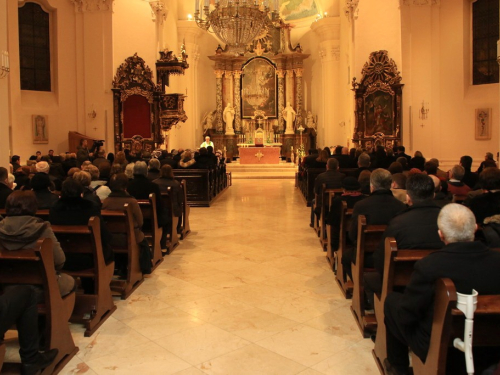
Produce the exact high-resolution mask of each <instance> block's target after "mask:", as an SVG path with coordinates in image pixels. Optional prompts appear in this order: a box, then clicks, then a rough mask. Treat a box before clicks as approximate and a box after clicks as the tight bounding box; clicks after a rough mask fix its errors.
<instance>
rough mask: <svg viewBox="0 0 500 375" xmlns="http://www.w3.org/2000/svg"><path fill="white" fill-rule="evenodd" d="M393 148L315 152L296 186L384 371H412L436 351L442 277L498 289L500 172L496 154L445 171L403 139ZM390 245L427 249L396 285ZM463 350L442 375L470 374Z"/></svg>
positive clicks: (462, 287)
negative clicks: (436, 317) (475, 166)
mask: <svg viewBox="0 0 500 375" xmlns="http://www.w3.org/2000/svg"><path fill="white" fill-rule="evenodd" d="M395 151H396V152H393V150H392V149H387V150H386V149H385V148H384V147H383V146H377V147H375V148H374V149H373V150H372V149H355V148H352V149H351V150H348V149H347V148H346V147H342V146H338V147H335V148H334V147H330V148H328V147H325V148H324V149H323V150H310V152H309V155H308V156H307V157H305V158H304V159H303V161H302V162H301V164H300V166H299V172H298V174H297V180H298V181H297V185H298V186H299V187H300V188H301V190H302V192H303V194H304V196H305V197H306V199H307V200H308V204H310V205H311V222H310V226H311V227H312V228H314V229H315V231H316V232H317V234H318V236H319V237H320V243H321V244H322V247H323V250H324V251H327V259H328V261H329V262H330V263H331V267H332V270H333V271H334V272H336V279H337V282H338V285H339V286H340V288H341V289H342V291H343V293H344V295H345V296H346V298H352V308H351V310H352V312H353V316H354V318H355V319H356V321H357V323H358V326H359V327H360V329H361V330H362V332H363V334H364V336H365V337H371V338H372V340H373V341H374V343H375V348H374V350H373V354H374V357H375V359H376V362H377V365H378V366H379V369H380V370H381V372H383V373H384V372H385V374H396V375H397V374H402V375H404V374H410V373H420V372H417V371H416V367H417V366H418V364H415V363H416V362H418V361H421V362H422V363H425V362H426V359H427V358H428V357H430V356H431V354H428V352H429V350H430V349H429V347H430V346H431V344H432V343H431V337H433V336H432V335H433V330H436V329H437V328H436V327H435V325H436V322H435V321H433V319H434V315H433V314H434V311H435V309H434V304H435V303H436V304H437V303H438V302H439V301H434V297H435V294H436V289H437V287H436V282H438V281H439V280H440V279H442V278H449V279H451V281H452V282H453V283H454V284H455V287H456V291H457V293H463V294H471V293H472V291H473V290H476V291H477V292H478V293H479V295H483V294H484V295H494V294H499V293H500V277H499V273H498V267H500V252H498V251H496V249H498V248H499V247H500V219H499V218H500V201H499V199H500V170H499V169H498V167H497V164H496V162H495V160H494V158H493V155H492V154H491V153H489V152H488V153H486V155H485V159H484V161H482V162H481V164H480V166H479V168H478V169H477V170H476V171H472V163H473V160H472V158H471V157H470V156H468V155H464V156H462V157H461V158H460V160H459V161H458V163H457V164H456V165H454V166H453V167H452V168H451V169H450V170H449V171H443V170H441V169H440V168H439V161H438V160H437V159H435V158H432V159H426V158H425V157H424V156H423V155H422V153H421V152H419V151H416V152H415V154H414V156H413V157H411V156H409V155H407V154H406V153H405V147H404V146H399V147H397V149H396V150H395ZM325 169H326V171H325ZM312 181H314V183H312ZM308 189H312V195H309V192H308ZM308 198H313V199H311V200H309V199H308ZM367 228H371V229H370V230H368V229H367ZM375 232H376V233H375ZM374 234H375V235H374ZM370 236H371V237H370ZM390 244H394V245H393V246H394V247H395V249H394V250H393V251H396V250H398V251H399V249H405V250H413V251H417V249H418V251H420V252H421V253H419V255H418V256H416V255H415V253H413V258H412V262H414V266H413V267H412V268H411V271H408V270H406V274H405V275H404V278H405V280H406V281H405V282H404V283H403V284H401V285H396V281H395V280H397V276H394V275H395V272H396V271H394V269H393V268H392V267H396V266H393V264H394V263H393V262H394V258H393V257H392V255H391V253H390V251H391V248H390V246H389V245H390ZM388 246H389V248H388ZM396 246H397V247H396ZM403 252H404V251H403ZM398 254H399V253H398ZM388 256H390V259H386V258H387V257H388ZM360 258H361V259H360ZM415 259H420V260H418V261H416V263H415ZM387 267H391V268H390V269H391V270H390V271H387ZM408 272H409V274H408ZM410 275H411V276H410ZM387 277H389V278H391V277H392V279H390V280H387V279H386V278H387ZM393 285H394V289H391V288H393ZM387 288H389V289H387ZM385 297H387V298H385ZM479 340H481V339H478V341H479ZM443 342H444V344H443V345H445V346H447V341H446V340H444V341H443ZM497 344H498V343H497ZM434 349H435V348H434ZM497 349H498V348H497ZM408 350H410V351H411V353H413V355H414V356H413V364H412V365H413V368H411V367H410V360H409V355H408ZM445 350H447V349H446V348H445ZM494 353H495V354H492V352H488V354H485V355H484V356H483V357H481V355H478V357H477V358H478V360H477V363H481V360H483V361H485V363H481V364H479V365H477V366H478V367H480V366H483V367H481V368H482V369H483V370H484V369H485V368H486V367H488V366H490V365H492V364H493V363H498V360H499V358H498V355H497V354H498V352H494ZM455 354H456V353H455ZM476 354H477V353H476ZM432 355H434V353H433V354H432ZM415 356H416V357H417V358H418V359H415ZM458 358H459V359H458V360H456V359H455V360H454V361H453V360H450V361H448V362H445V363H444V365H445V367H446V366H447V367H446V370H442V371H446V372H442V373H447V374H448V373H450V374H451V373H463V371H465V362H464V360H463V354H462V357H461V358H460V357H458ZM475 358H476V357H475ZM428 362H430V361H428ZM441 365H443V364H441ZM453 366H455V367H453ZM495 369H496V365H493V366H492V367H490V369H489V370H488V371H489V372H484V374H493V372H494V371H495ZM485 371H486V370H485ZM422 373H426V372H422ZM440 373H441V372H440ZM477 373H481V372H477ZM495 374H496V372H495Z"/></svg>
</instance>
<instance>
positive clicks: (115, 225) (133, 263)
mask: <svg viewBox="0 0 500 375" xmlns="http://www.w3.org/2000/svg"><path fill="white" fill-rule="evenodd" d="M101 217H102V219H103V220H104V221H105V222H106V226H107V228H108V230H109V231H110V232H111V233H112V234H126V236H127V246H123V247H121V246H113V251H114V252H115V253H117V254H126V255H127V278H126V279H125V280H116V279H113V280H112V281H111V290H112V291H115V292H118V293H120V296H121V298H122V299H127V298H128V296H130V295H131V294H132V293H133V292H134V290H136V289H137V287H139V285H141V284H142V282H143V281H144V277H143V275H142V271H141V267H140V264H139V252H140V249H139V245H138V244H137V241H136V238H135V232H134V220H133V218H132V212H131V210H130V207H129V205H128V204H124V205H123V211H111V210H102V211H101Z"/></svg>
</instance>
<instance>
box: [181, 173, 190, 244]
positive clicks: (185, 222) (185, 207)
mask: <svg viewBox="0 0 500 375" xmlns="http://www.w3.org/2000/svg"><path fill="white" fill-rule="evenodd" d="M181 189H182V197H183V198H182V232H181V240H183V239H185V238H186V237H187V236H188V234H189V233H191V227H190V226H189V213H190V211H191V207H189V204H188V202H187V190H186V189H187V185H186V180H182V181H181Z"/></svg>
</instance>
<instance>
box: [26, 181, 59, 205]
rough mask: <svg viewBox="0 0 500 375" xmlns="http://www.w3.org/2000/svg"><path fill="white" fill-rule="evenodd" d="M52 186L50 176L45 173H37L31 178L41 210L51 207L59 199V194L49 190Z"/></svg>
mask: <svg viewBox="0 0 500 375" xmlns="http://www.w3.org/2000/svg"><path fill="white" fill-rule="evenodd" d="M50 186H51V183H50V178H49V176H48V175H46V174H45V173H37V174H35V175H34V176H33V178H32V179H31V189H33V192H34V193H35V196H36V202H37V204H38V209H40V210H43V209H48V208H51V207H52V206H53V205H54V204H56V202H57V201H58V200H59V196H57V195H56V194H54V193H52V192H51V191H50V190H49V187H50Z"/></svg>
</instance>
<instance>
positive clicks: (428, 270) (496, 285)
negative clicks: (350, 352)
mask: <svg viewBox="0 0 500 375" xmlns="http://www.w3.org/2000/svg"><path fill="white" fill-rule="evenodd" d="M437 226H438V227H439V237H440V238H441V239H442V241H443V242H444V243H445V245H446V246H445V247H444V248H443V249H442V250H439V251H436V252H434V253H432V254H430V255H428V256H427V257H425V258H424V259H422V260H420V261H418V262H417V263H416V264H415V267H414V271H413V274H412V277H411V280H410V283H409V284H408V285H407V287H406V289H405V292H404V294H402V293H396V292H394V293H391V294H389V295H388V296H387V299H386V301H385V306H384V311H385V325H386V329H387V360H386V361H384V365H385V367H386V373H387V374H408V373H409V371H408V366H409V360H408V347H410V348H411V349H412V351H413V352H414V353H415V354H416V355H417V356H418V357H419V358H420V359H421V360H422V361H424V362H425V359H426V357H427V352H428V350H429V339H430V335H431V330H432V318H433V312H434V308H433V305H434V287H435V284H436V281H437V280H438V279H440V278H450V279H451V280H452V281H453V282H454V283H455V287H456V289H457V292H458V293H464V294H471V293H472V290H473V289H475V290H476V291H477V292H478V293H479V295H483V294H484V295H488V294H500V272H498V270H499V269H500V253H499V252H496V251H491V250H489V249H488V248H487V247H486V246H484V245H483V244H482V243H480V242H473V241H474V232H475V231H476V228H477V226H476V222H475V218H474V215H473V213H472V212H471V211H470V210H469V209H468V208H467V207H465V206H462V205H459V204H455V203H452V204H449V205H447V206H445V207H443V209H442V210H441V212H440V214H439V216H438V218H437ZM429 234H430V233H429ZM398 245H399V244H398ZM398 247H399V246H398ZM464 370H465V368H464ZM464 372H465V371H464Z"/></svg>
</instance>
